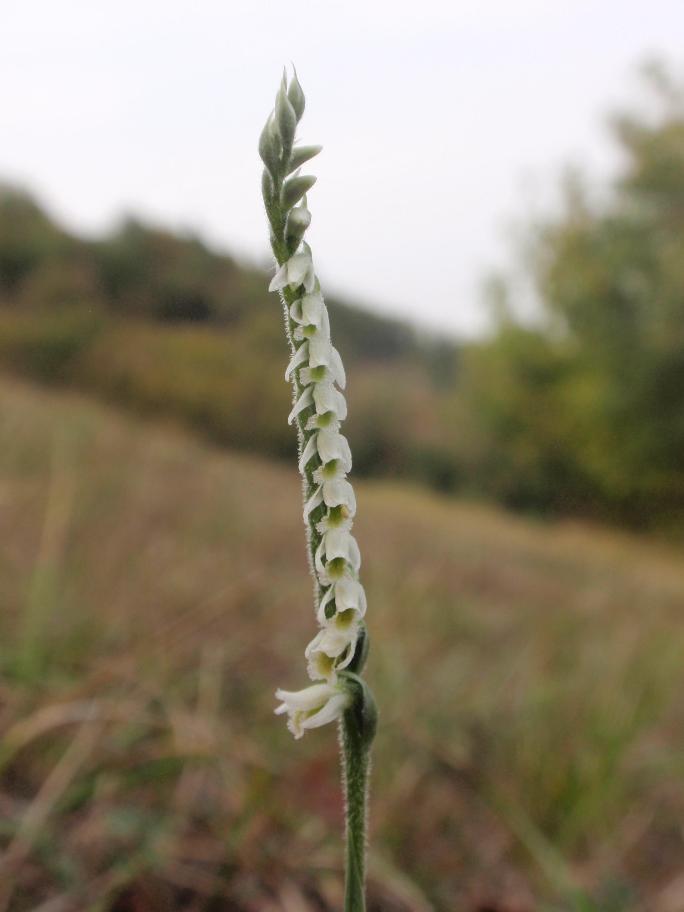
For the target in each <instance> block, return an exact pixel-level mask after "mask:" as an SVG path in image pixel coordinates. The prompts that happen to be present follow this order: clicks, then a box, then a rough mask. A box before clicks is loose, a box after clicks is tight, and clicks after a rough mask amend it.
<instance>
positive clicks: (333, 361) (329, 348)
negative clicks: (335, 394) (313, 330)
mask: <svg viewBox="0 0 684 912" xmlns="http://www.w3.org/2000/svg"><path fill="white" fill-rule="evenodd" d="M309 367H310V368H317V367H325V368H326V370H327V371H328V372H329V373H330V376H331V377H332V379H333V380H334V381H335V383H337V384H338V385H339V387H340V389H344V388H345V386H346V385H347V375H346V374H345V372H344V364H342V358H341V357H340V353H339V352H338V350H337V349H336V348H335V347H334V346H333V345H331V343H330V340H329V339H325V338H322V337H321V336H312V337H311V341H310V342H309Z"/></svg>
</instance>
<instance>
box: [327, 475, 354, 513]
mask: <svg viewBox="0 0 684 912" xmlns="http://www.w3.org/2000/svg"><path fill="white" fill-rule="evenodd" d="M321 489H322V495H323V502H324V504H325V505H326V507H338V506H340V504H342V505H343V506H345V507H346V508H347V511H348V513H349V516H355V515H356V496H355V495H354V488H352V486H351V485H350V484H349V482H348V481H347V479H346V478H333V479H332V480H331V481H324V482H323V484H322V485H321Z"/></svg>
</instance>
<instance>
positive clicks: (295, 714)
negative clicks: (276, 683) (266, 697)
mask: <svg viewBox="0 0 684 912" xmlns="http://www.w3.org/2000/svg"><path fill="white" fill-rule="evenodd" d="M276 699H277V700H280V701H281V704H280V706H278V707H277V709H276V710H275V714H276V715H277V716H281V715H282V714H283V713H287V714H288V717H289V718H288V722H287V727H288V728H289V729H290V731H291V732H292V734H293V735H294V736H295V738H301V737H302V735H303V734H304V732H305V731H307V730H308V729H310V728H319V727H320V726H321V725H327V723H328V722H334V721H335V719H339V718H340V716H341V715H342V713H343V712H344V711H345V709H346V708H347V707H348V706H349V703H350V701H351V696H350V694H349V692H348V691H347V690H345V688H344V687H342V686H341V685H340V684H335V683H325V684H312V685H311V687H305V688H304V689H303V690H296V691H290V690H277V691H276Z"/></svg>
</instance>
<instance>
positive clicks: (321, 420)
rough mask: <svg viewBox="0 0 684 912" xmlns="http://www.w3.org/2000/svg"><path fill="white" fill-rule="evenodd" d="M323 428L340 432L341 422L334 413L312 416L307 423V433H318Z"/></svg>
mask: <svg viewBox="0 0 684 912" xmlns="http://www.w3.org/2000/svg"><path fill="white" fill-rule="evenodd" d="M321 428H330V429H331V430H334V431H339V429H340V422H339V420H338V418H337V417H336V416H335V415H333V413H332V412H323V414H322V415H312V416H311V417H310V418H309V419H308V420H307V422H306V430H307V431H316V430H320V429H321Z"/></svg>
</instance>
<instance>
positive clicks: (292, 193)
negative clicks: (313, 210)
mask: <svg viewBox="0 0 684 912" xmlns="http://www.w3.org/2000/svg"><path fill="white" fill-rule="evenodd" d="M315 183H316V178H315V177H313V175H311V174H302V175H296V176H295V177H289V178H288V179H287V180H286V181H285V183H284V184H283V190H282V194H281V202H282V205H283V208H284V209H291V208H292V207H293V206H295V205H296V204H297V203H298V202H299V201H300V199H301V198H302V197H303V196H304V194H305V193H308V191H309V190H310V189H311V188H312V187H313V185H314V184H315Z"/></svg>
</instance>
